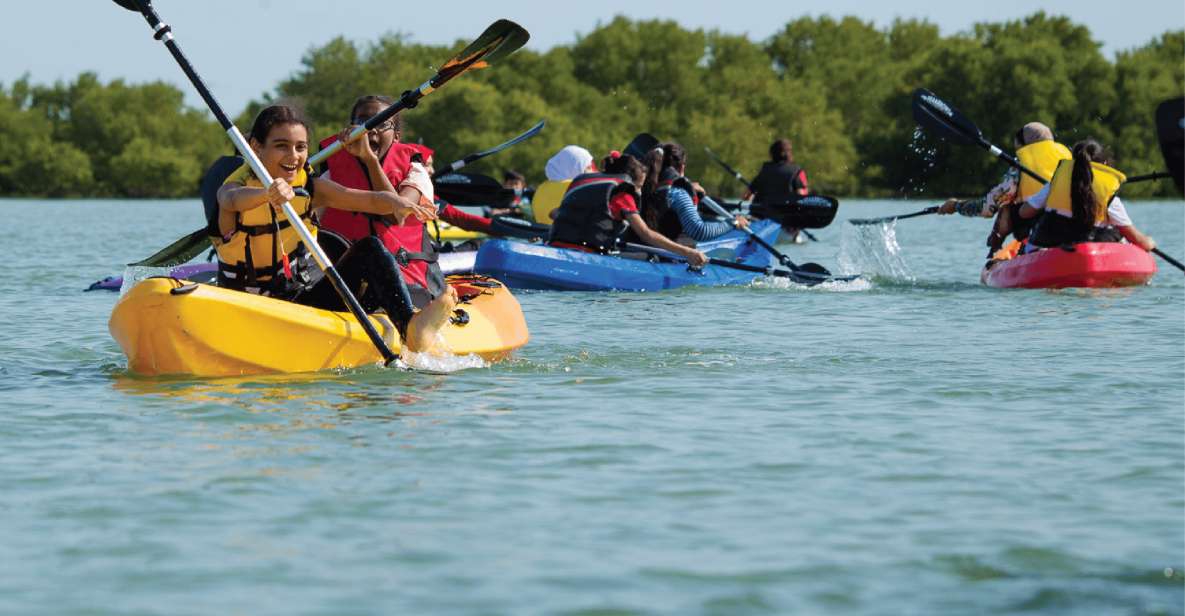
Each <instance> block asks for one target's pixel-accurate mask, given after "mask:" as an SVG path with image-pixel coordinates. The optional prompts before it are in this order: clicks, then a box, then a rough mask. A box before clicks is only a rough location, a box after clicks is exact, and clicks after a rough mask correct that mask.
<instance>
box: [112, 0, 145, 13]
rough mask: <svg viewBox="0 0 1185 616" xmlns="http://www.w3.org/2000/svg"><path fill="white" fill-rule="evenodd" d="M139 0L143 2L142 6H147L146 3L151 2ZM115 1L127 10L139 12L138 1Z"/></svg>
mask: <svg viewBox="0 0 1185 616" xmlns="http://www.w3.org/2000/svg"><path fill="white" fill-rule="evenodd" d="M140 1H141V2H143V3H144V6H148V5H150V4H152V0H140ZM115 3H116V4H118V5H119V6H122V7H123V8H125V9H127V10H129V11H135V12H137V13H139V12H141V9H140V2H136V0H115Z"/></svg>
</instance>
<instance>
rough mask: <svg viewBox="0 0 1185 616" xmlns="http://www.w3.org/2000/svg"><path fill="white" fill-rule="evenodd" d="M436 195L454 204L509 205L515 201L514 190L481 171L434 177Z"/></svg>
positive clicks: (433, 183)
mask: <svg viewBox="0 0 1185 616" xmlns="http://www.w3.org/2000/svg"><path fill="white" fill-rule="evenodd" d="M432 185H433V186H435V188H436V196H437V197H439V198H441V199H444V200H445V201H448V202H449V203H451V204H453V205H488V206H492V207H507V206H509V205H510V204H511V203H513V202H514V197H515V195H514V191H513V190H511V189H509V188H502V183H501V182H499V181H498V180H495V179H494V178H492V177H490V176H488V175H484V174H481V173H449V174H446V175H441V176H437V177H434V178H432Z"/></svg>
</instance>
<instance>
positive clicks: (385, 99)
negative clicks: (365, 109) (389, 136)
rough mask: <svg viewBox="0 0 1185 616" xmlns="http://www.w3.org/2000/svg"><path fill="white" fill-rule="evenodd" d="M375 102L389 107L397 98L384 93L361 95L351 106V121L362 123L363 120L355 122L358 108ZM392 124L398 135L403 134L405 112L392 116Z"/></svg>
mask: <svg viewBox="0 0 1185 616" xmlns="http://www.w3.org/2000/svg"><path fill="white" fill-rule="evenodd" d="M374 102H378V103H381V104H382V105H383V106H384V107H389V106H390V105H392V104H393V103H394V102H395V99H393V98H391V97H390V96H386V95H384V94H367V95H364V96H359V97H358V99H357V100H355V101H354V106H353V107H350V122H351V123H357V124H361V122H355V120H356V118H357V117H358V108H359V107H361V106H363V105H365V104H367V103H374ZM391 125H392V126H393V127H394V128H395V134H396V135H402V134H403V114H401V113H397V114H395V115H393V116H391Z"/></svg>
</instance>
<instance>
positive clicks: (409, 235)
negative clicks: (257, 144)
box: [321, 136, 443, 297]
mask: <svg viewBox="0 0 1185 616" xmlns="http://www.w3.org/2000/svg"><path fill="white" fill-rule="evenodd" d="M334 141H337V137H336V136H334V137H329V138H328V139H325V140H324V141H322V142H321V147H322V148H325V147H327V146H328V145H329V144H331V143H333V142H334ZM418 153H420V149H419V148H418V147H417V146H414V145H412V144H406V143H393V144H391V147H390V149H388V150H387V155H386V156H384V157H383V160H382V161H381V163H382V168H383V173H384V174H385V175H386V176H387V178H388V179H389V180H391V185H392V186H395V187H398V186H399V183H400V182H402V181H403V178H405V177H406V176H407V172H408V171H409V170H411V157H412V155H413V154H418ZM326 165H327V166H328V168H329V176H330V178H331V179H332V180H333V181H334V182H337V183H338V184H341V185H342V186H345V187H346V188H354V189H357V190H374V187H373V186H371V183H370V175H369V174H368V173H367V172H366V166H365V165H364V164H363V163H362V161H360V160H358V159H357V158H356V157H354V156H353V155H352V154H350V153H349V152H347V151H346V150H345V149H344V148H343V149H341V150H339V151H338V152H337V153H336V154H334V155H333V156H330V157H329V160H327V161H326ZM321 227H322V228H324V229H327V230H329V231H332V232H334V233H336V234H338V235H340V236H342V237H343V238H345V239H346V240H348V241H350V242H355V241H358V240H359V239H362V238H364V237H366V236H368V235H374V236H375V237H377V238H379V239H380V240H382V242H383V245H384V246H386V247H387V250H390V251H391V254H393V255H395V258H396V260H397V261H398V262H399V269H400V270H401V271H402V272H403V277H404V279H405V280H406V281H407V283H408V284H413V285H417V286H419V287H423V288H425V289H428V290H429V292H430V293H431V295H432V296H433V297H435V296H437V295H438V294H439V291H440V290H441V289H434V287H437V286H438V284H436V282H437V281H436V280H431V279H434V278H441V281H440V282H443V278H442V277H440V275H439V273H438V272H439V270H438V268H430V267H429V266H431V265H433V264H435V262H436V251H435V250H434V249H433V247H432V238H431V237H430V236H429V235H428V231H427V228H426V227H425V225H424V223H423V222H421V221H420V220H419V219H417V218H415V217H414V216H408V217H407V219H406V220H405V221H404V224H402V225H388V224H387V223H386V222H384V221H383V220H382V218H380V217H378V216H374V215H372V214H363V213H360V212H348V211H345V210H339V209H336V208H325V215H324V216H322V218H321ZM430 269H436V270H437V272H430V271H429V270H430ZM433 274H435V275H433Z"/></svg>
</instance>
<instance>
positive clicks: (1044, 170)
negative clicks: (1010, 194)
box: [1016, 140, 1074, 201]
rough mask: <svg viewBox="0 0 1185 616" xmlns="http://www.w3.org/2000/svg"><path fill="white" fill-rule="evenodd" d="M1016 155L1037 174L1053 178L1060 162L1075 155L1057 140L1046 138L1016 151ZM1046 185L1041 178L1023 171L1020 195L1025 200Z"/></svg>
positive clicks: (1018, 189)
mask: <svg viewBox="0 0 1185 616" xmlns="http://www.w3.org/2000/svg"><path fill="white" fill-rule="evenodd" d="M1016 157H1017V158H1018V159H1020V164H1022V165H1024V166H1026V167H1028V168H1029V169H1032V170H1033V171H1036V172H1037V175H1040V176H1041V177H1046V178H1051V177H1053V172H1054V170H1056V169H1057V165H1058V163H1059V162H1061V161H1063V160H1070V159H1071V158H1073V157H1074V155H1073V154H1072V153H1071V152H1070V148H1067V147H1066V146H1064V145H1062V144H1060V143H1058V142H1056V141H1049V140H1046V141H1038V142H1036V143H1030V144H1029V145H1026V146H1024V147H1023V148H1021V149H1019V150H1017V151H1016ZM1044 187H1045V184H1044V183H1042V182H1041V181H1040V180H1037V179H1035V178H1033V177H1032V176H1030V175H1029V174H1027V173H1023V172H1022V173H1021V174H1020V186H1019V187H1018V188H1017V192H1018V193H1019V194H1018V197H1019V199H1020V200H1022V201H1023V200H1025V199H1028V198H1029V197H1032V196H1033V195H1035V194H1037V193H1039V192H1041V189H1042V188H1044Z"/></svg>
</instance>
